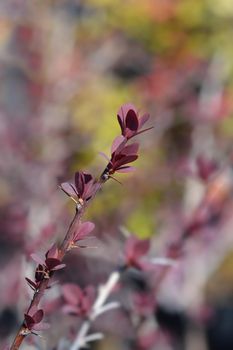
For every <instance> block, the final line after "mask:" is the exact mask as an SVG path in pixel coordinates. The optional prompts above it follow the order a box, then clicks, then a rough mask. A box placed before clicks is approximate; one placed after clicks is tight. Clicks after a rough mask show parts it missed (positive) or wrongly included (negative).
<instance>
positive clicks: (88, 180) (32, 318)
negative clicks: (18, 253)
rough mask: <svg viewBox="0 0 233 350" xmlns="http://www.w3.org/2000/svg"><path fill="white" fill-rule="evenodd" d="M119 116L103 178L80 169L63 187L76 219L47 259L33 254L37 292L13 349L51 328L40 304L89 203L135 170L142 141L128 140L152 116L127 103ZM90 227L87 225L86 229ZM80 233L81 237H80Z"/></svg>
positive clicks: (32, 284) (72, 244)
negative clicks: (108, 183)
mask: <svg viewBox="0 0 233 350" xmlns="http://www.w3.org/2000/svg"><path fill="white" fill-rule="evenodd" d="M117 118H118V122H119V124H120V128H121V135H120V136H118V137H117V138H116V139H115V140H114V141H113V143H112V147H111V158H108V157H107V156H106V155H104V157H105V158H106V159H107V161H108V163H107V166H106V167H105V169H104V171H103V172H102V174H101V175H100V177H99V178H98V179H97V180H96V179H94V178H93V176H92V175H91V174H88V173H85V172H82V171H78V172H76V173H75V176H74V183H68V182H65V183H62V184H61V186H60V187H61V189H62V190H63V191H64V192H65V193H66V194H67V195H68V196H69V197H70V198H71V199H72V200H73V201H74V203H75V214H74V218H73V220H72V221H71V223H70V225H69V228H68V230H67V232H66V234H65V237H64V239H63V241H62V243H61V245H60V246H59V247H56V245H53V246H52V247H51V248H50V249H49V250H48V251H47V252H46V254H45V257H44V258H40V257H39V256H37V255H36V254H33V255H32V258H33V259H34V260H35V261H36V262H37V263H38V265H37V267H36V270H35V278H34V280H31V279H29V278H26V281H27V283H28V285H29V287H30V288H31V289H32V290H33V292H34V294H33V297H32V300H31V302H30V304H29V307H28V309H27V311H26V313H25V314H24V320H23V322H22V324H21V326H20V327H19V329H18V332H17V334H16V336H15V339H14V341H13V343H12V345H11V347H10V350H17V349H19V347H20V345H21V344H22V342H23V341H24V339H25V338H26V336H27V335H29V334H35V335H36V334H37V333H36V331H39V330H43V329H46V328H47V327H48V324H46V323H42V319H43V316H44V312H43V310H42V309H39V303H40V300H41V298H42V296H43V295H44V293H45V291H46V289H48V288H50V280H51V278H52V277H53V275H54V272H55V271H57V270H59V269H62V268H64V267H65V264H63V263H62V260H63V258H64V257H65V255H66V254H67V253H68V252H69V251H70V250H71V249H72V248H74V247H77V246H78V244H77V241H78V237H80V229H81V225H83V224H82V221H81V219H82V216H83V214H84V212H85V210H86V208H87V206H88V205H89V204H90V202H91V201H92V200H93V198H94V197H95V195H96V194H97V192H98V191H99V190H100V189H101V187H102V185H103V184H104V183H105V182H106V181H107V180H108V179H110V178H114V177H113V175H114V174H115V173H116V172H130V171H132V170H133V168H132V167H131V166H130V165H129V164H130V163H132V162H134V161H135V160H136V159H137V158H138V154H137V153H138V149H139V144H138V143H132V144H128V141H129V140H130V139H131V138H133V137H134V136H136V135H138V134H140V133H142V132H144V131H147V130H149V129H151V128H148V129H144V130H141V129H142V127H143V125H144V124H145V122H146V121H147V120H148V119H149V115H148V114H144V115H143V116H139V114H138V112H137V111H136V109H135V107H134V106H133V105H132V104H125V105H123V106H122V107H121V108H120V109H119V111H118V113H117ZM88 229H89V228H88ZM88 229H87V226H86V228H85V230H88ZM77 232H78V233H79V236H77ZM101 295H102V294H101Z"/></svg>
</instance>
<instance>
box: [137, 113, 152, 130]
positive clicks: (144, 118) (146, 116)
mask: <svg viewBox="0 0 233 350" xmlns="http://www.w3.org/2000/svg"><path fill="white" fill-rule="evenodd" d="M148 119H150V114H149V113H145V114H143V116H141V117H140V118H139V129H140V128H142V127H143V125H144V124H145V123H146V122H147V121H148Z"/></svg>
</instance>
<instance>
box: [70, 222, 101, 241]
mask: <svg viewBox="0 0 233 350" xmlns="http://www.w3.org/2000/svg"><path fill="white" fill-rule="evenodd" d="M94 228H95V225H94V224H93V222H90V221H86V222H83V223H81V224H80V225H79V226H78V229H77V230H76V231H75V232H74V238H73V240H72V242H71V247H75V246H76V247H80V245H79V244H78V242H79V241H82V240H84V239H85V238H87V236H88V235H89V234H90V233H91V231H93V230H94ZM82 247H83V246H82Z"/></svg>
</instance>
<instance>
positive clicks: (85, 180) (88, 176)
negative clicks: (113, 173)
mask: <svg viewBox="0 0 233 350" xmlns="http://www.w3.org/2000/svg"><path fill="white" fill-rule="evenodd" d="M83 176H84V183H85V184H87V183H88V182H90V181H91V180H93V178H92V175H91V174H88V173H83Z"/></svg>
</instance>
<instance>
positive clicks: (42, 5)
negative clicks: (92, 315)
mask: <svg viewBox="0 0 233 350" xmlns="http://www.w3.org/2000/svg"><path fill="white" fill-rule="evenodd" d="M232 35H233V1H232V0H215V1H214V3H213V1H211V0H202V1H201V0H143V1H136V0H124V1H122V0H115V1H111V0H86V1H85V0H51V1H49V0H44V1H37V0H8V1H1V2H0V262H1V273H0V339H1V343H2V344H7V342H8V341H9V340H10V339H12V337H13V335H14V333H15V331H16V329H17V325H19V324H20V321H21V320H22V315H23V312H24V310H25V308H26V306H27V305H28V300H29V298H30V296H31V292H30V291H29V288H28V286H26V282H25V279H24V277H25V276H27V277H30V276H31V277H32V276H33V271H34V268H35V264H34V263H33V262H32V261H31V260H30V258H29V255H30V254H31V253H32V252H35V251H36V252H39V253H40V252H41V253H42V254H43V253H44V252H45V251H46V250H47V249H48V247H49V245H50V244H51V242H54V240H57V242H59V241H61V239H62V237H63V236H64V232H65V230H66V227H67V225H68V224H69V221H70V220H71V217H72V215H73V210H74V208H73V205H72V203H70V201H69V200H68V199H67V198H66V196H65V195H64V194H63V193H62V192H61V191H60V189H59V184H60V183H61V182H62V181H67V180H70V179H72V177H73V174H74V171H77V170H84V171H90V172H92V173H93V174H94V175H95V176H98V175H99V174H100V173H101V171H102V170H103V168H104V167H105V164H106V163H105V160H104V159H102V158H101V157H100V156H99V155H98V152H100V151H103V152H106V153H107V154H108V155H109V152H110V146H111V142H112V140H113V138H114V137H115V136H116V135H118V134H119V133H120V129H119V125H118V123H117V118H116V113H117V110H118V108H119V107H120V106H121V105H122V104H124V103H126V102H132V103H133V104H135V106H136V108H138V109H139V110H140V111H142V112H143V111H144V112H145V111H147V112H149V113H150V115H151V119H150V121H149V122H148V126H154V129H153V130H151V131H150V132H148V133H147V134H142V135H140V137H138V138H139V140H140V142H141V145H142V147H141V150H140V157H139V160H138V161H137V164H136V166H137V170H136V172H135V173H134V174H130V175H124V176H123V175H119V176H118V179H119V180H120V181H122V182H123V186H120V185H119V184H117V183H116V182H114V181H112V182H108V183H107V184H106V186H105V187H104V189H103V191H102V192H101V193H100V194H99V196H98V198H96V199H95V201H94V202H93V204H92V205H91V207H90V208H89V210H88V214H87V218H88V219H90V220H92V221H93V222H95V225H96V229H95V235H96V236H97V237H98V238H97V242H96V241H95V242H94V246H95V245H97V246H98V249H86V250H82V251H81V252H79V251H78V252H74V253H72V254H70V255H69V256H68V258H67V265H68V268H67V269H66V270H64V272H63V271H62V272H61V273H60V274H58V275H59V276H60V280H61V281H64V282H74V283H76V282H77V283H79V285H81V286H86V285H87V284H92V285H94V286H97V285H98V284H99V283H100V282H103V281H104V280H105V279H106V278H107V276H108V274H109V273H110V272H111V271H112V269H114V267H115V266H117V264H118V263H119V256H120V252H121V251H122V249H123V245H124V235H123V234H122V231H125V230H126V229H127V230H128V231H130V232H133V233H134V234H135V235H136V236H137V237H139V238H148V237H149V238H151V242H152V243H151V244H152V246H151V251H150V254H151V256H152V257H153V256H155V255H156V254H158V255H162V254H163V252H164V251H165V247H167V244H169V243H170V242H172V241H173V239H174V238H175V237H177V236H179V235H180V232H182V233H187V232H188V234H187V235H188V236H191V239H190V240H186V241H185V243H184V247H183V248H184V253H183V254H182V256H181V257H180V258H179V260H178V265H177V266H176V268H175V269H174V270H173V271H171V272H170V273H169V274H168V275H167V276H166V278H165V280H164V281H163V283H162V285H161V288H159V291H158V293H156V307H155V306H153V310H152V311H151V310H150V313H149V315H146V316H145V315H143V317H144V318H143V321H145V322H146V326H145V325H144V323H143V325H144V326H143V327H144V328H143V327H141V323H140V327H139V325H138V323H137V322H136V321H135V317H136V316H137V315H136V316H135V315H134V316H135V317H131V316H132V312H133V311H132V310H129V308H128V309H127V307H125V309H123V311H122V313H121V312H119V311H118V313H117V314H114V313H113V311H112V312H111V313H110V314H109V315H106V316H103V318H101V320H100V321H99V323H98V324H97V325H96V328H97V329H102V330H103V331H104V333H105V334H106V335H107V336H106V338H105V340H103V341H101V342H96V343H93V345H92V347H93V349H100V350H102V349H109V348H111V349H115V348H116V349H134V350H135V349H161V350H165V349H166V350H167V349H172V350H173V349H175V350H176V349H185V350H190V349H200V350H209V349H210V350H215V349H217V350H218V349H224V350H228V349H233V254H232V250H233V215H232V212H233V211H232V209H233V202H232V188H233V175H232V161H233V148H232V140H233V118H232V112H233V111H232V109H233V102H232V101H233V99H232V97H233V46H232ZM122 228H123V229H122ZM55 237H57V238H55ZM149 280H150V278H149ZM150 282H151V281H149V283H150ZM137 283H139V282H137ZM59 293H60V290H59V287H55V288H54V290H53V291H49V293H48V296H47V299H46V301H45V302H44V303H45V306H44V307H45V308H47V315H48V320H49V322H50V323H51V324H52V327H51V329H50V330H49V331H46V333H45V335H44V339H40V338H38V337H34V338H36V339H34V338H33V339H28V344H26V345H24V346H22V349H24V348H25V349H29V347H30V346H31V347H32V349H51V350H52V349H59V350H60V349H61V350H62V349H66V348H67V347H65V346H66V345H64V344H66V343H65V341H66V340H65V339H66V338H67V337H68V336H69V337H72V334H75V332H76V331H77V329H78V325H79V322H80V320H77V319H74V318H72V317H71V318H70V317H69V316H61V311H59V306H58V304H59V303H58V302H57V300H58V299H59V298H60V294H59ZM59 305H60V304H59ZM58 316H59V319H60V318H61V317H64V321H63V322H59V325H58V324H57V322H56V318H57V317H58ZM116 320H120V322H119V321H118V326H116ZM135 322H136V326H135ZM70 325H72V327H73V328H72V329H71V330H69V329H70ZM148 327H149V328H148ZM151 327H152V328H151ZM148 329H149V330H150V329H152V330H153V331H152V332H151V334H150V332H149V335H148V334H147V333H148ZM144 333H146V334H147V335H148V336H147V337H144V338H143V336H142V335H143V334H144ZM28 338H30V337H28ZM31 338H32V337H31ZM145 338H146V339H145Z"/></svg>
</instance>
